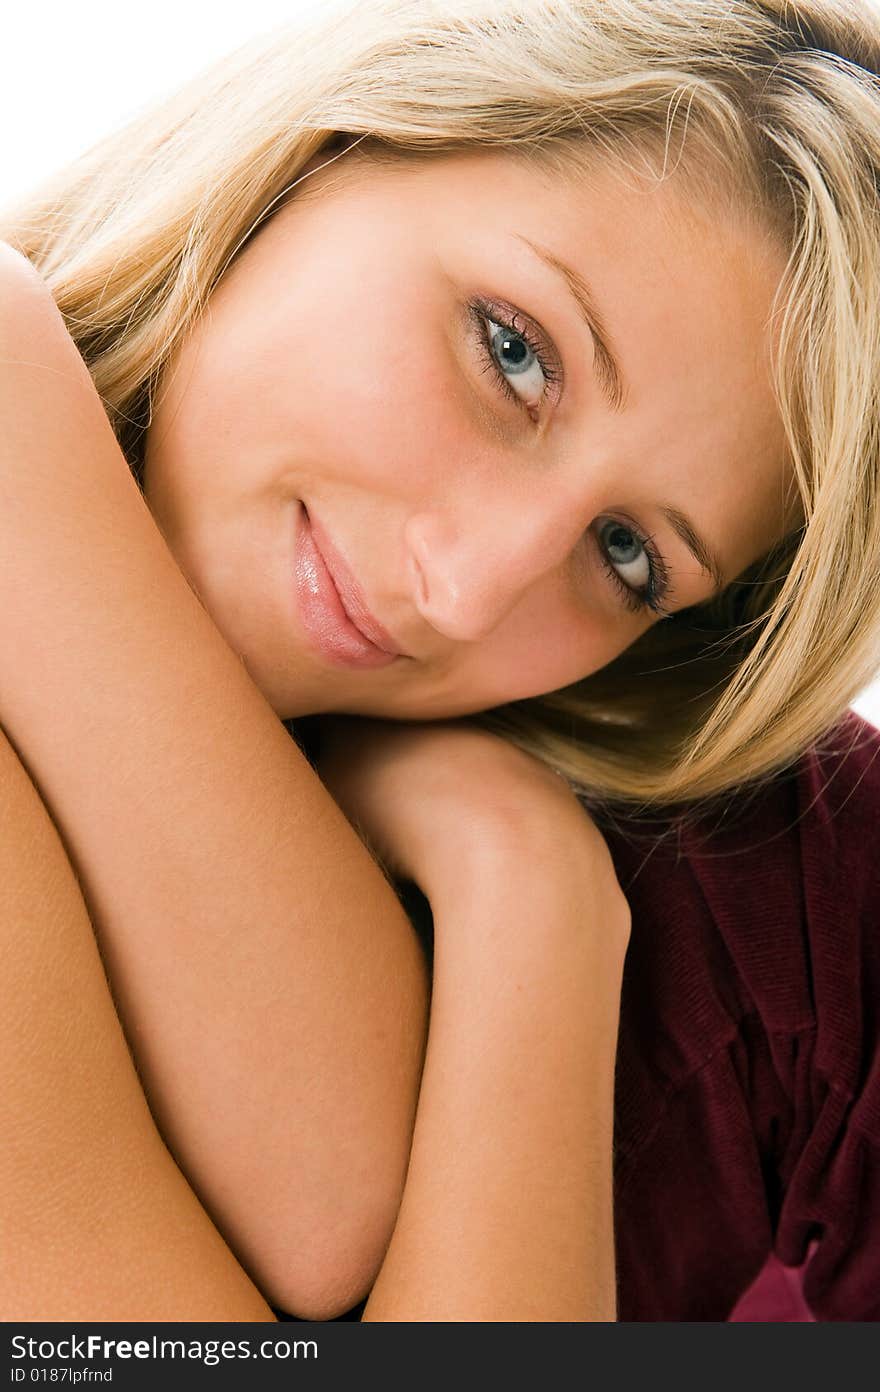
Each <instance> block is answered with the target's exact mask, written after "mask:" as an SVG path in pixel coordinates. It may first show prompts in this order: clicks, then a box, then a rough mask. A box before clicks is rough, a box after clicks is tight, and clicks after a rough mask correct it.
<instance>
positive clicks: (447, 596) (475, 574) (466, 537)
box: [404, 490, 583, 643]
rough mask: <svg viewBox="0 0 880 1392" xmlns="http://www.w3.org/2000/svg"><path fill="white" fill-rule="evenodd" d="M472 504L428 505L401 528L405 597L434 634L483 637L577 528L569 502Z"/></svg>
mask: <svg viewBox="0 0 880 1392" xmlns="http://www.w3.org/2000/svg"><path fill="white" fill-rule="evenodd" d="M530 492H531V497H529V498H525V497H522V496H514V497H511V496H507V497H506V498H505V499H503V500H502V501H499V500H497V499H493V500H491V501H490V500H489V499H486V498H481V499H480V500H479V502H478V501H477V500H474V499H471V500H470V504H469V506H468V507H467V509H466V510H461V511H459V512H458V513H456V512H454V511H452V510H451V509H446V508H441V507H434V508H432V509H431V510H430V511H420V512H418V513H416V514H414V515H413V516H411V517H410V518H409V519H408V521H407V523H406V527H405V529H404V536H405V542H406V549H407V560H408V564H409V567H410V577H411V585H412V597H413V601H414V603H415V606H416V608H417V609H418V611H419V613H420V614H421V615H422V617H423V618H424V619H425V620H426V621H427V622H428V623H429V624H431V626H432V628H435V629H436V630H437V631H438V633H442V634H443V635H444V636H445V637H447V638H451V639H454V640H456V641H458V642H461V643H475V642H478V641H479V640H480V639H482V638H485V637H486V636H487V635H488V634H490V633H491V632H492V631H493V629H494V628H496V627H497V625H498V624H499V623H500V622H501V620H502V619H503V618H504V617H505V615H507V614H508V613H509V612H510V610H511V609H512V608H513V607H514V606H515V605H516V603H517V602H518V600H519V599H520V598H521V597H522V596H523V594H525V592H526V591H527V590H529V589H530V588H531V587H532V586H533V585H534V584H535V583H536V582H537V581H539V580H540V579H541V578H542V577H543V576H545V575H548V574H550V573H552V572H553V571H554V570H556V569H558V567H559V566H560V565H561V564H562V563H563V562H564V560H565V558H566V557H567V555H568V554H569V553H570V552H571V550H572V547H573V546H574V544H575V542H576V541H577V539H578V537H579V536H580V534H581V532H582V530H583V522H582V521H581V520H580V519H579V518H578V516H577V513H578V511H579V509H577V508H576V507H573V506H572V503H573V500H572V499H567V498H565V497H562V496H558V497H554V496H551V495H549V494H548V493H547V492H546V491H545V493H544V495H543V496H542V497H540V498H538V497H536V496H535V492H534V491H533V490H530Z"/></svg>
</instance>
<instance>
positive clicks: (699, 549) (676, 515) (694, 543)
mask: <svg viewBox="0 0 880 1392" xmlns="http://www.w3.org/2000/svg"><path fill="white" fill-rule="evenodd" d="M660 511H661V512H662V514H663V516H664V517H665V518H666V520H667V522H668V523H669V525H670V527H671V528H672V530H673V531H674V532H675V533H676V535H677V536H678V537H679V538H680V539H681V540H682V541H683V542H684V544H685V546H686V547H687V549H688V550H689V551H690V553H691V555H692V556H693V557H694V559H695V561H696V562H697V563H698V565H699V567H700V569H701V570H702V571H704V572H705V574H706V575H708V576H709V577H710V579H711V580H712V581H713V582H714V585H715V591H714V593H715V594H718V593H720V591H721V590H723V589H724V586H725V584H726V581H725V579H724V575H723V572H722V570H721V566H720V565H719V563H718V557H717V556H716V555H715V552H714V551H712V550H711V549H710V548H709V546H708V545H707V544H706V542H705V541H704V540H703V538H702V537H701V536H700V534H699V532H698V531H697V530H696V528H695V527H694V524H693V522H691V520H690V518H688V517H685V515H684V513H683V512H679V510H678V508H672V507H662V508H661V509H660Z"/></svg>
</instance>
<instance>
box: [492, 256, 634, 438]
mask: <svg viewBox="0 0 880 1392" xmlns="http://www.w3.org/2000/svg"><path fill="white" fill-rule="evenodd" d="M515 236H516V239H517V241H519V242H524V243H525V245H526V246H527V247H529V248H530V249H531V250H532V251H533V252H534V253H535V255H536V256H537V257H539V258H540V260H541V261H543V262H544V265H545V266H549V267H550V269H551V270H552V271H556V273H557V274H558V275H560V276H562V279H563V280H564V281H565V283H566V285H567V286H568V289H569V292H570V293H571V295H572V297H573V298H574V301H575V304H576V305H577V307H578V309H579V310H580V315H581V318H582V319H583V321H584V323H585V324H586V326H587V328H588V329H589V331H590V334H591V336H592V339H593V344H594V348H595V357H596V372H597V375H598V377H599V385H600V387H601V388H602V393H603V395H604V396H605V397H606V399H607V401H608V403H609V405H610V406H611V409H612V411H620V410H621V409H622V407H623V402H624V397H625V395H626V393H625V391H624V384H623V373H622V372H621V370H620V364H619V363H618V361H617V358H616V357H615V356H614V353H613V351H612V348H611V340H610V335H609V333H608V330H607V328H606V327H605V323H604V321H603V319H602V315H601V314H600V313H599V310H598V308H597V305H596V302H595V300H594V299H593V294H592V291H591V290H590V287H589V286H588V285H587V282H586V281H585V280H584V278H583V276H582V275H580V274H579V273H578V272H577V271H575V270H573V269H572V267H571V266H567V265H566V264H565V262H564V261H560V259H559V257H558V256H556V255H554V253H553V252H552V251H550V250H549V249H548V248H547V247H543V246H541V245H540V244H539V243H538V242H533V241H532V240H531V238H530V237H524V236H522V234H521V233H516V234H515Z"/></svg>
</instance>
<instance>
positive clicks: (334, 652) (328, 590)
mask: <svg viewBox="0 0 880 1392" xmlns="http://www.w3.org/2000/svg"><path fill="white" fill-rule="evenodd" d="M295 528H296V534H295V542H294V557H295V559H294V578H295V588H296V595H297V600H298V605H299V614H300V618H301V619H302V623H303V627H304V628H305V630H306V634H307V636H308V639H309V643H310V646H311V648H312V649H313V650H314V651H315V652H317V653H318V654H319V655H320V656H321V657H323V658H324V659H325V660H327V661H329V662H332V663H333V664H334V665H335V666H339V667H387V666H388V665H389V664H390V663H392V662H394V661H395V659H396V658H398V657H400V656H401V653H400V651H399V649H398V648H396V647H395V646H394V642H393V639H392V638H391V637H390V635H389V634H388V633H386V631H385V629H383V628H382V626H381V624H380V623H379V622H378V620H377V619H375V618H374V616H373V615H372V614H371V613H370V611H369V610H368V608H367V606H366V602H365V601H364V598H363V595H362V594H361V591H360V587H359V585H358V583H357V580H356V579H355V577H354V576H353V575H352V573H351V571H350V570H349V569H348V567H347V565H346V564H345V561H344V560H343V558H342V557H341V555H340V554H339V553H338V552H337V551H336V549H335V547H334V546H333V543H332V542H331V541H330V538H329V537H328V536H327V535H326V533H325V532H323V530H322V529H321V528H320V526H319V525H318V524H317V523H316V522H315V520H314V518H312V517H310V516H309V513H308V511H307V510H306V507H305V505H304V504H303V503H299V504H298V505H297V511H296V521H295Z"/></svg>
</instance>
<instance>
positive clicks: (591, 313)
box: [516, 233, 726, 593]
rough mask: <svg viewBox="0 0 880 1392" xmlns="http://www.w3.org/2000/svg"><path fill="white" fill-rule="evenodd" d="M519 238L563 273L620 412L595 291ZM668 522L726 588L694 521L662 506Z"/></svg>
mask: <svg viewBox="0 0 880 1392" xmlns="http://www.w3.org/2000/svg"><path fill="white" fill-rule="evenodd" d="M516 237H517V241H520V242H524V243H525V245H526V246H528V247H530V248H531V250H532V251H533V252H534V253H535V255H536V256H538V257H539V258H540V259H541V260H542V261H543V262H544V264H545V265H546V266H549V267H550V269H551V270H553V271H556V272H557V274H559V275H560V276H562V278H563V280H564V281H565V283H566V285H567V286H568V289H569V291H570V292H571V294H572V296H573V297H574V301H575V303H576V305H577V307H578V309H579V310H580V314H581V318H582V319H583V321H584V323H585V324H586V326H587V328H588V329H589V331H590V334H591V335H592V339H593V343H594V344H595V352H596V371H597V373H598V376H599V384H600V386H601V388H602V391H603V394H604V395H605V397H606V398H607V400H608V402H609V404H610V406H611V409H612V410H613V411H620V410H621V409H622V407H623V403H624V398H625V395H626V392H625V389H624V382H623V373H622V372H621V370H620V364H619V363H618V361H617V358H616V357H615V356H614V353H613V351H612V348H611V341H610V335H609V333H608V330H607V328H606V327H605V323H604V320H603V319H602V315H601V314H600V313H599V310H598V308H597V306H596V302H595V300H594V299H593V294H592V291H591V290H590V287H589V286H588V285H587V282H586V281H585V280H584V278H583V276H582V275H579V273H578V272H577V271H575V270H573V269H572V267H571V266H567V265H566V263H565V262H564V261H561V260H560V259H559V257H558V256H556V255H554V253H553V252H552V251H550V250H549V249H548V248H547V247H543V246H541V245H540V244H539V243H538V242H533V241H532V240H531V238H530V237H524V236H522V235H521V234H520V233H517V234H516ZM660 511H661V512H662V514H663V516H664V517H665V518H666V521H667V522H668V523H669V525H670V527H671V528H672V530H673V531H674V532H675V534H676V536H677V537H678V538H679V540H680V541H683V542H684V544H685V546H686V547H687V549H688V550H689V551H690V553H691V555H692V556H693V558H694V560H695V561H696V562H697V564H698V565H699V567H700V569H701V570H702V571H703V572H704V574H706V575H708V576H709V578H710V580H712V582H713V584H714V586H715V593H720V591H721V590H723V589H724V586H725V584H726V581H725V579H724V573H723V571H722V569H721V565H720V563H719V561H718V557H717V556H716V555H715V552H714V551H713V550H712V549H711V547H710V546H709V545H708V543H707V542H705V541H704V540H703V538H702V537H701V536H700V534H699V532H698V531H697V529H696V527H695V526H694V524H693V522H691V520H690V518H689V517H686V516H685V514H684V513H683V512H680V511H679V510H678V508H673V507H662V508H661V509H660Z"/></svg>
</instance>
